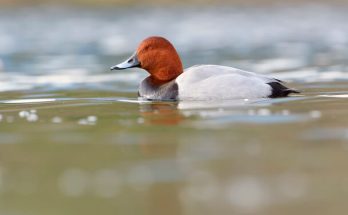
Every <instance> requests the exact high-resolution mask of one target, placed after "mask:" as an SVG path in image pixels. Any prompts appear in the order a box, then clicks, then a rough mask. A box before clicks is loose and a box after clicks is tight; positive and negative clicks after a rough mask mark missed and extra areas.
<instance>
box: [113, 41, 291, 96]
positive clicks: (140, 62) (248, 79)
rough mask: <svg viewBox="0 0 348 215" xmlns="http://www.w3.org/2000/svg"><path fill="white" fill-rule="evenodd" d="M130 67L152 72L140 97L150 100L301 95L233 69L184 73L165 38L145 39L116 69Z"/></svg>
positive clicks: (279, 83)
mask: <svg viewBox="0 0 348 215" xmlns="http://www.w3.org/2000/svg"><path fill="white" fill-rule="evenodd" d="M149 58H150V59H149ZM151 58H152V59H151ZM129 67H141V68H144V69H146V70H147V71H148V72H149V73H150V76H149V77H147V78H146V79H144V80H143V81H142V82H141V84H140V87H139V96H140V97H143V98H145V99H149V100H222V99H224V100H226V99H256V98H276V97H285V96H288V95H289V94H290V93H298V91H296V90H293V89H290V88H287V87H285V86H284V85H283V84H282V81H280V80H278V79H275V78H272V77H267V76H265V75H261V74H256V73H253V72H247V71H243V70H240V69H236V68H233V67H227V66H219V65H197V66H193V67H190V68H187V69H185V70H183V69H182V65H181V61H180V58H179V56H178V55H177V53H176V51H175V49H174V47H173V46H172V45H171V44H170V43H169V41H167V40H165V39H164V38H161V37H150V38H148V39H146V40H144V41H143V42H142V43H141V45H140V46H139V48H138V50H137V52H136V53H135V54H134V55H133V56H132V57H131V58H130V59H128V60H127V61H125V62H124V63H121V64H118V65H116V66H115V67H112V69H125V68H129Z"/></svg>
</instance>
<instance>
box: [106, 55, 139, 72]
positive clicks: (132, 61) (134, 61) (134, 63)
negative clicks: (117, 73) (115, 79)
mask: <svg viewBox="0 0 348 215" xmlns="http://www.w3.org/2000/svg"><path fill="white" fill-rule="evenodd" d="M132 67H140V62H139V60H138V56H137V53H134V54H133V55H132V56H131V57H130V58H128V59H127V60H126V61H124V62H122V63H120V64H117V65H115V66H113V67H111V68H110V69H111V70H121V69H128V68H132Z"/></svg>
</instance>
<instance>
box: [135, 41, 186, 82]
mask: <svg viewBox="0 0 348 215" xmlns="http://www.w3.org/2000/svg"><path fill="white" fill-rule="evenodd" d="M137 55H138V60H139V62H140V67H141V68H143V69H145V70H146V71H148V72H149V73H150V74H151V76H152V77H153V78H154V79H157V80H160V81H169V80H172V79H174V78H176V77H177V76H178V75H180V74H181V73H182V72H183V67H182V63H181V60H180V57H179V55H178V53H177V52H176V50H175V48H174V46H173V45H172V44H171V43H170V42H169V41H168V40H166V39H165V38H163V37H149V38H147V39H145V40H143V41H142V42H141V43H140V45H139V47H138V49H137Z"/></svg>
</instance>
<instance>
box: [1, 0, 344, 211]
mask: <svg viewBox="0 0 348 215" xmlns="http://www.w3.org/2000/svg"><path fill="white" fill-rule="evenodd" d="M347 11H348V9H347V8H346V7H340V8H338V7H328V6H316V5H308V6H301V7H294V6H292V7H271V8H219V7H215V8H199V9H194V8H171V9H161V8H155V9H151V8H134V9H117V8H113V9H94V10H92V9H77V8H75V9H68V8H50V7H43V8H17V9H1V11H0V62H1V63H0V65H1V66H0V70H1V73H0V91H1V92H0V114H1V115H0V213H1V214H96V213H102V214H212V213H214V214H328V213H334V214H343V213H345V211H346V210H347V209H348V208H347V204H346V203H345V201H346V199H347V197H348V186H347V184H348V183H347V180H346V179H347V171H346V163H347V161H348V158H347V153H348V142H347V140H348V127H347V123H348V118H347V114H348V111H347V110H348V102H347V98H348V86H347V79H348V75H347V74H348V73H347V66H348V53H347V52H348V48H347V47H348V27H347V25H346V20H347V18H348V17H347V14H348V13H347ZM149 35H162V36H165V37H167V38H168V39H170V40H171V41H172V42H173V43H174V44H175V46H176V47H177V49H178V52H179V53H180V55H181V57H182V59H183V63H184V65H185V67H188V66H191V65H194V64H201V63H206V64H208V63H209V64H222V65H231V66H235V67H239V68H242V69H246V70H252V71H257V72H260V73H265V74H271V75H273V76H275V77H277V78H280V79H283V80H285V81H287V82H288V85H289V86H291V87H294V88H297V89H300V90H301V91H302V92H303V93H302V94H301V95H299V96H294V97H290V98H280V99H273V100H269V99H259V100H238V101H218V102H216V101H208V102H193V101H191V102H188V101H186V102H178V103H170V102H163V103H161V102H147V101H139V100H138V99H137V97H136V91H137V85H138V83H139V82H140V81H141V80H142V79H143V78H144V77H146V73H145V72H143V71H140V70H138V69H133V70H128V71H122V72H118V73H115V72H110V71H109V69H108V68H109V67H110V66H112V65H114V64H116V63H118V62H121V61H122V60H124V59H126V57H127V56H128V55H130V54H131V53H132V52H133V51H134V49H135V48H136V46H137V44H138V43H139V42H140V41H141V40H142V39H143V38H145V37H147V36H149Z"/></svg>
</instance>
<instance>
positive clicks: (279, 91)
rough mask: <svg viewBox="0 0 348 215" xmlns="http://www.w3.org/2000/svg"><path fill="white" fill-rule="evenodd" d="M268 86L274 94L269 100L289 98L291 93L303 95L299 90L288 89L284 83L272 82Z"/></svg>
mask: <svg viewBox="0 0 348 215" xmlns="http://www.w3.org/2000/svg"><path fill="white" fill-rule="evenodd" d="M267 84H268V85H270V86H271V88H272V94H271V95H269V96H268V97H269V98H279V97H287V96H288V95H289V94H291V93H301V92H300V91H299V90H296V89H291V88H287V87H286V86H284V85H283V84H282V82H270V83H267Z"/></svg>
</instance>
